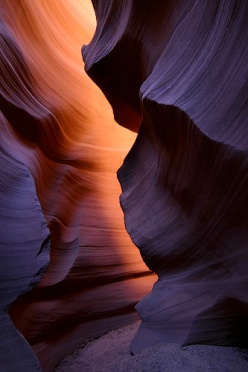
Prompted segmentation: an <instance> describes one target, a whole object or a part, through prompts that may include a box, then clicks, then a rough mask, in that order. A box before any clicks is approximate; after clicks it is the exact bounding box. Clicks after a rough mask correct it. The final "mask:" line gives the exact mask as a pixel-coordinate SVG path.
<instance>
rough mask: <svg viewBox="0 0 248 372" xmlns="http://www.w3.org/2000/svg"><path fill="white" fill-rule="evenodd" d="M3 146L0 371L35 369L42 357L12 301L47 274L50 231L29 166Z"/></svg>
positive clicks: (0, 197)
mask: <svg viewBox="0 0 248 372" xmlns="http://www.w3.org/2000/svg"><path fill="white" fill-rule="evenodd" d="M0 149H1V152H0V159H1V161H0V172H1V180H0V199H1V206H0V216H1V225H0V236H1V240H0V252H1V253H0V257H1V260H0V266H1V271H0V297H1V309H0V310H1V312H0V343H1V353H0V365H1V370H2V371H10V372H11V371H14V370H16V371H20V370H26V371H33V370H36V369H37V370H39V369H40V368H39V363H38V360H37V359H36V357H35V355H34V354H33V351H32V349H31V347H30V345H29V344H28V343H27V341H26V340H25V339H24V338H23V337H22V336H21V335H20V333H19V332H18V331H17V330H16V328H15V327H14V326H13V323H12V321H11V319H10V317H9V314H8V306H9V305H10V304H11V303H12V302H13V301H14V300H15V299H16V297H17V296H19V295H21V294H23V293H25V292H27V291H28V290H31V289H32V288H33V287H34V286H35V285H36V284H37V283H38V282H39V280H40V279H41V277H42V275H43V274H44V272H45V270H46V268H47V266H48V263H49V241H50V239H49V238H50V234H49V230H48V228H47V225H46V221H45V218H44V216H43V213H42V211H41V207H40V203H39V201H38V198H37V195H36V190H35V185H34V181H33V178H32V176H31V174H30V172H29V170H28V169H27V167H26V166H25V165H24V164H22V163H21V162H19V161H17V160H16V159H15V158H13V157H11V156H10V155H9V154H7V153H5V151H4V150H3V149H2V148H0ZM13 347H14V348H15V352H14V353H13Z"/></svg>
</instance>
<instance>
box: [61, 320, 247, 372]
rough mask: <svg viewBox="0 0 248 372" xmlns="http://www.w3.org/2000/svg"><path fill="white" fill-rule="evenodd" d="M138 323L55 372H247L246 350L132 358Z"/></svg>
mask: <svg viewBox="0 0 248 372" xmlns="http://www.w3.org/2000/svg"><path fill="white" fill-rule="evenodd" d="M138 326H139V322H137V323H134V324H133V325H130V326H126V327H123V328H120V329H117V330H115V331H112V332H109V333H107V334H106V335H103V336H102V337H100V338H99V339H97V340H94V341H91V342H88V343H86V344H85V345H84V346H83V347H81V348H79V349H77V350H75V352H74V353H73V354H71V355H69V356H67V357H66V358H65V359H64V360H63V361H62V362H61V363H60V364H59V365H58V366H57V367H56V368H55V369H54V371H56V372H69V371H76V372H128V371H132V372H162V371H166V372H180V371H183V372H205V371H211V372H213V371H214V372H248V350H244V349H236V348H230V347H226V348H224V347H219V346H199V345H197V346H189V347H186V348H180V347H179V346H178V345H175V344H165V345H161V344H160V345H157V346H154V347H152V348H148V349H146V350H144V351H142V352H141V353H139V354H137V355H135V356H132V355H131V354H130V352H129V345H130V342H131V340H132V338H133V337H134V335H135V333H136V331H137V328H138Z"/></svg>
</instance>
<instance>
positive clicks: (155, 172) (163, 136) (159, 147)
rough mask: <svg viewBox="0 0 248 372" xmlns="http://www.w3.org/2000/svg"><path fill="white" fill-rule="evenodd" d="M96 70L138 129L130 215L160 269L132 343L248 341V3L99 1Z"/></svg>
mask: <svg viewBox="0 0 248 372" xmlns="http://www.w3.org/2000/svg"><path fill="white" fill-rule="evenodd" d="M93 4H94V8H95V12H96V17H97V29H96V32H95V35H94V37H93V40H92V41H91V43H90V44H89V45H88V46H87V47H84V48H83V56H84V60H85V64H86V71H87V73H88V74H89V76H90V77H91V78H92V79H93V80H94V81H95V82H96V83H97V84H98V86H99V87H100V88H101V89H102V91H103V92H104V94H105V95H106V97H107V99H108V100H109V102H110V104H111V105H112V107H113V111H114V115H115V119H116V121H117V122H118V123H119V124H121V125H122V126H124V127H127V128H129V129H131V130H133V131H136V132H138V137H137V139H136V141H135V143H134V145H133V147H132V149H131V151H130V153H129V154H128V156H127V157H126V159H125V161H124V164H123V166H122V167H121V168H120V170H119V171H118V178H119V180H120V183H121V186H122V195H121V204H122V208H123V211H124V214H125V224H126V228H127V231H128V232H129V234H130V236H131V238H132V240H133V242H134V243H135V244H136V245H137V247H138V248H139V249H140V252H141V255H142V257H143V259H144V261H145V262H146V264H147V265H148V267H149V268H150V269H151V270H152V271H154V272H156V273H157V274H158V276H159V280H158V282H157V283H156V284H155V285H154V288H153V291H152V292H151V293H150V294H149V295H148V296H146V297H145V298H144V299H142V300H141V301H140V303H139V304H138V305H137V311H138V313H139V314H140V316H141V318H142V325H141V327H140V329H139V331H138V333H137V335H136V337H135V339H134V340H133V343H132V351H133V352H137V351H139V350H141V349H142V348H144V347H146V346H149V345H152V344H154V343H157V342H178V343H180V344H191V343H203V344H204V343H207V344H217V345H236V346H246V347H247V346H248V338H247V334H248V333H247V330H248V287H247V283H248V274H247V269H246V268H247V264H248V246H247V241H248V193H247V190H248V153H247V150H248V123H247V111H248V101H247V91H248V79H247V76H248V64H247V59H248V58H247V57H248V46H247V45H248V44H247V39H248V27H247V16H248V3H247V2H246V1H243V0H236V1H231V0H230V1H225V0H218V1H211V0H203V1H195V0H190V1H181V0H178V1H175V0H173V1H166V2H164V1H156V2H155V1H154V2H152V1H139V0H128V1H124V0H122V1H117V0H116V1H115V0H112V1H106V2H104V4H103V2H101V1H98V0H93Z"/></svg>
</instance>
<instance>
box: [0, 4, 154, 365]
mask: <svg viewBox="0 0 248 372" xmlns="http://www.w3.org/2000/svg"><path fill="white" fill-rule="evenodd" d="M94 29H95V16H94V13H93V8H92V5H91V3H90V1H86V0H84V1H83V2H82V1H78V0H74V1H67V0H62V1H60V0H58V1H57V0H55V1H48V0H38V1H33V0H2V1H1V28H0V31H1V61H0V63H1V66H0V70H1V74H0V79H1V98H0V99H1V101H0V104H1V130H0V146H1V151H2V152H1V153H2V157H1V160H0V161H1V165H0V167H1V178H2V174H4V172H5V169H6V172H7V173H6V174H7V175H8V179H6V178H4V180H3V182H2V183H0V187H1V190H0V191H1V201H0V209H1V216H0V218H1V220H0V225H1V226H2V228H3V230H1V233H0V242H3V246H1V253H0V257H1V258H2V257H3V256H4V257H5V256H6V260H7V263H6V264H5V262H2V264H3V265H4V270H3V271H2V270H1V285H2V283H3V285H4V288H5V289H4V290H5V291H6V293H8V291H11V288H12V287H11V285H10V281H12V280H13V281H14V282H16V280H18V278H19V280H20V284H21V274H20V273H22V271H23V270H24V269H25V272H23V274H22V275H24V274H25V281H23V283H22V287H21V288H19V289H18V290H16V291H15V292H14V294H12V295H11V296H9V297H8V301H7V302H6V304H5V303H4V304H3V306H4V310H3V311H4V323H3V324H4V327H6V328H5V329H4V333H1V336H0V337H1V352H0V353H1V357H2V358H3V359H4V365H6V363H7V361H6V357H7V354H5V350H6V348H8V349H9V350H11V358H9V357H8V363H9V364H8V365H6V370H8V368H9V370H11V371H14V370H15V371H17V370H28V371H33V370H34V371H35V370H36V369H38V368H39V364H38V362H37V360H36V359H35V358H34V356H33V354H32V352H31V351H30V348H29V346H28V344H27V342H26V341H25V339H26V340H27V341H28V342H29V344H31V346H32V348H33V350H34V352H35V354H36V355H37V357H38V359H39V361H40V364H41V366H42V370H43V371H51V370H52V369H53V367H54V366H55V365H56V364H57V363H58V362H59V361H60V360H61V359H62V358H63V357H64V356H65V355H67V354H68V353H70V352H72V351H73V350H74V349H75V348H76V347H78V346H80V345H81V344H82V343H83V341H84V340H85V339H86V338H90V337H96V336H99V335H101V334H102V333H104V332H107V331H109V330H112V329H114V328H117V327H119V326H121V325H125V324H128V323H130V322H132V321H134V320H136V319H137V315H136V313H135V311H134V306H135V304H136V303H137V302H138V301H139V300H140V298H142V297H143V296H144V294H146V293H148V292H149V290H150V288H151V286H152V284H153V283H154V280H155V275H151V272H150V271H149V270H148V269H147V267H146V265H145V264H144V263H143V261H142V259H141V257H140V253H139V252H138V250H137V249H136V248H135V247H134V245H133V244H132V242H131V240H130V238H129V236H128V234H127V233H126V231H125V228H124V223H123V213H122V211H121V208H120V206H119V194H120V192H121V191H120V186H119V184H118V180H117V177H116V171H117V169H118V168H119V167H120V165H121V163H122V162H123V159H124V157H125V155H126V154H127V152H128V150H129V149H130V147H131V146H132V143H133V141H134V138H135V136H134V135H133V134H132V133H130V132H128V131H126V130H125V129H124V128H121V127H118V126H117V125H116V123H114V120H113V117H112V111H111V108H110V107H109V105H108V103H107V102H106V99H105V98H104V96H103V94H102V93H101V92H100V90H99V89H98V88H97V87H96V86H95V84H93V82H92V81H91V80H90V79H89V78H88V77H87V75H86V73H85V72H84V65H83V62H82V57H81V52H80V51H81V46H82V43H88V42H89V41H90V38H91V36H92V35H93V32H94ZM6 159H7V160H6ZM32 180H34V182H33V181H32ZM1 181H2V179H1ZM36 193H37V197H38V198H37V199H35V200H36V201H34V195H36ZM9 199H11V208H10V209H9V208H7V207H4V204H2V200H3V202H4V203H8V200H9ZM39 203H40V206H41V209H42V212H41V211H40V214H39V215H31V212H32V211H35V208H36V209H37V208H38V206H39ZM19 207H20V210H19ZM2 208H3V210H2ZM33 213H35V212H33ZM37 213H38V212H37ZM42 213H43V214H44V218H45V220H44V228H43V230H41V231H40V234H41V235H39V234H38V232H37V231H36V229H37V228H38V226H39V224H41V222H42V221H43V219H42ZM28 219H29V220H28ZM30 219H31V222H29V221H30ZM45 221H46V223H47V225H48V227H49V230H50V234H51V247H50V264H49V267H48V269H47V271H46V273H45V275H44V276H43V278H42V280H41V281H40V282H39V284H38V285H37V286H36V287H35V288H34V289H33V290H32V291H31V292H28V293H26V294H24V295H22V296H20V295H21V293H24V292H27V290H28V289H31V286H30V287H29V283H30V282H31V280H32V277H33V276H34V275H35V274H36V271H37V270H39V268H38V267H37V266H38V263H39V261H40V258H41V256H39V255H38V256H37V258H36V255H37V253H38V252H39V249H40V246H41V244H42V242H43V240H44V237H43V238H42V239H43V240H42V239H41V237H42V236H43V235H44V231H47V232H48V230H45ZM42 223H43V222H42ZM22 226H23V230H22ZM42 226H43V225H42ZM42 231H43V232H42ZM18 234H21V236H20V237H18ZM42 234H43V235H42ZM11 239H13V240H11ZM15 239H16V240H15ZM7 240H8V241H9V242H10V244H11V250H10V248H9V247H8V246H7V245H6V244H5V241H7ZM11 242H12V243H11ZM20 245H22V248H21V249H19V246H20ZM24 248H25V249H24ZM36 261H37V262H36ZM8 265H10V266H8ZM12 265H13V266H12ZM2 273H3V274H2ZM7 274H8V277H7ZM41 274H42V273H41V272H40V273H39V275H38V276H37V281H36V282H35V283H37V282H38V281H39V280H40V278H41ZM7 279H8V280H7ZM23 280H24V279H23ZM13 289H14V287H13ZM17 296H19V297H18V298H17V299H16V297H17ZM15 299H16V300H15ZM14 300H15V301H14ZM1 304H2V301H1ZM9 305H10V306H9ZM7 307H9V308H8V313H9V315H10V317H11V319H12V321H13V322H14V325H15V327H16V329H17V330H18V331H19V333H18V332H17V330H16V329H15V328H14V327H13V325H12V323H11V322H10V318H9V317H8V314H7ZM1 324H2V323H1ZM7 331H8V339H7V338H6V337H5V336H4V337H2V335H6V332H7ZM24 337H25V339H24ZM2 353H3V355H2ZM20 353H26V354H27V357H26V358H25V359H24V358H23V359H22V358H21V359H20ZM18 359H19V365H18ZM12 361H13V363H12ZM25 363H26V364H25ZM28 363H29V364H28ZM0 369H1V368H0ZM4 371H5V370H4Z"/></svg>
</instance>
